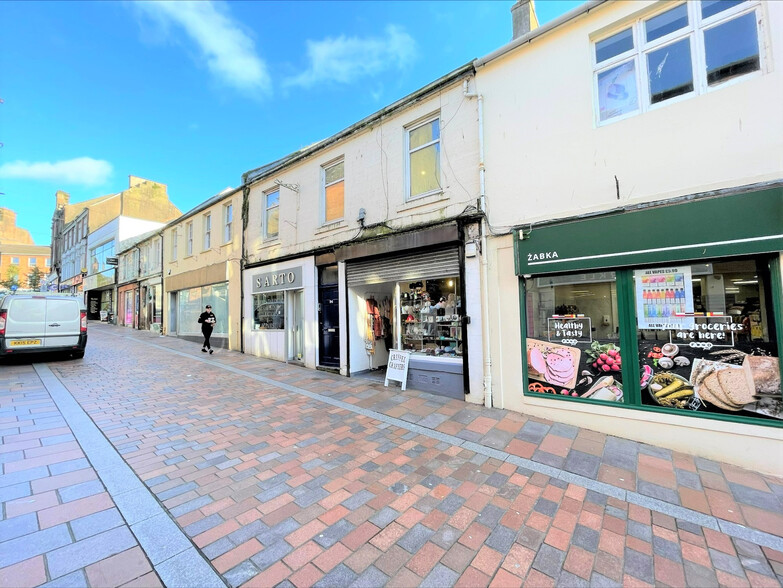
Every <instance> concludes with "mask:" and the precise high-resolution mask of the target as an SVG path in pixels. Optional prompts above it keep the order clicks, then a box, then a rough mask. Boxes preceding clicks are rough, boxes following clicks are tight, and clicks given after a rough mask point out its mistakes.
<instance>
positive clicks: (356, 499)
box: [342, 490, 375, 510]
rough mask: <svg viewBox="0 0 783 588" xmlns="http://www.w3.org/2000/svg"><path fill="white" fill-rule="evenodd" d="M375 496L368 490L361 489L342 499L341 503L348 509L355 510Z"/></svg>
mask: <svg viewBox="0 0 783 588" xmlns="http://www.w3.org/2000/svg"><path fill="white" fill-rule="evenodd" d="M373 498H375V494H373V493H372V492H370V491H369V490H361V491H360V492H357V493H356V494H354V495H353V496H351V497H350V498H348V499H346V500H344V501H343V502H342V505H343V506H344V507H345V508H347V509H348V510H356V509H357V508H359V507H360V506H362V505H363V504H365V503H366V502H368V501H370V500H372V499H373Z"/></svg>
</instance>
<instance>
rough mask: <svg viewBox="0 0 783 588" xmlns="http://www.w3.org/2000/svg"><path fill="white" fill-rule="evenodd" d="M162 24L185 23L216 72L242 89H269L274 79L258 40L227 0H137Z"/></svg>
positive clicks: (180, 25) (146, 11) (193, 39)
mask: <svg viewBox="0 0 783 588" xmlns="http://www.w3.org/2000/svg"><path fill="white" fill-rule="evenodd" d="M130 6H131V7H133V8H134V9H137V10H141V11H142V12H143V13H144V14H146V15H147V16H149V17H151V18H152V19H153V20H155V21H156V22H157V23H158V24H159V25H161V26H163V27H164V28H168V27H169V26H170V25H172V24H173V25H177V26H179V27H181V28H182V29H183V30H184V31H185V33H186V34H187V35H188V37H190V39H191V40H192V41H193V42H195V43H196V45H198V48H199V49H200V50H201V53H202V55H203V57H204V59H205V60H206V64H207V67H208V68H209V70H210V71H211V72H212V74H213V75H214V76H215V77H217V78H218V79H220V80H222V81H223V82H224V83H226V84H228V85H229V86H232V87H234V88H237V89H239V90H242V91H249V92H263V93H268V92H269V91H270V89H271V85H272V82H271V79H270V77H269V72H268V71H267V66H266V63H265V62H264V61H263V60H262V59H261V58H260V57H259V56H258V55H257V54H256V48H255V43H254V42H253V39H251V38H250V37H249V36H248V35H247V34H246V33H245V31H244V30H243V29H242V27H241V26H240V24H239V23H238V22H236V21H235V20H234V19H233V18H232V17H231V15H230V14H229V13H228V10H227V8H225V6H224V5H223V4H218V3H214V2H211V1H209V2H191V1H181V2H165V1H164V2H133V3H131V4H130Z"/></svg>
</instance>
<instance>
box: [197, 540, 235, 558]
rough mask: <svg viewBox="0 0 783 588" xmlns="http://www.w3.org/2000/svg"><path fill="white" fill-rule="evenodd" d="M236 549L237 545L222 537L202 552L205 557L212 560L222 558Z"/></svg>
mask: <svg viewBox="0 0 783 588" xmlns="http://www.w3.org/2000/svg"><path fill="white" fill-rule="evenodd" d="M235 547H236V545H235V544H234V543H232V542H231V541H230V540H229V538H228V537H221V538H220V539H218V540H217V541H214V542H212V543H210V544H209V545H207V546H206V547H204V548H203V549H202V550H201V551H202V553H203V554H204V555H206V556H207V557H208V558H209V559H211V560H212V559H216V558H218V557H220V556H221V555H223V554H224V553H228V552H229V551H231V550H232V549H234V548H235Z"/></svg>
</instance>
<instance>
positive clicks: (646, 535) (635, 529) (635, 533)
mask: <svg viewBox="0 0 783 588" xmlns="http://www.w3.org/2000/svg"><path fill="white" fill-rule="evenodd" d="M626 528H627V532H628V534H629V535H631V536H632V537H636V538H637V539H641V540H642V541H647V542H648V543H649V542H651V541H652V527H651V526H650V525H645V524H642V523H639V522H637V521H628V522H627V523H626Z"/></svg>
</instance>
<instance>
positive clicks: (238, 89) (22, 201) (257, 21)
mask: <svg viewBox="0 0 783 588" xmlns="http://www.w3.org/2000/svg"><path fill="white" fill-rule="evenodd" d="M583 1H584V0H536V2H535V6H536V12H537V14H538V18H539V21H540V22H541V23H542V24H543V23H546V22H548V21H550V20H552V19H553V18H556V17H557V16H560V15H561V14H563V13H565V12H567V11H568V10H571V9H573V8H575V7H576V6H578V5H580V4H582V2H583ZM513 3H514V2H513V1H511V0H504V1H501V0H496V1H488V0H484V1H480V2H472V1H446V0H443V1H438V2H418V1H406V2H393V1H383V2H372V1H365V2H359V1H354V2H304V1H300V2H274V1H265V2H255V1H242V2H212V1H207V0H204V1H200V2H184V1H180V2H173V1H169V2H112V1H106V2H92V1H85V2H36V1H30V0H26V1H20V2H14V1H2V2H0V38H2V48H1V49H0V99H1V100H2V103H0V144H1V145H0V207H4V208H10V209H12V210H14V211H16V213H17V226H19V227H21V228H24V229H27V230H28V231H30V233H31V235H32V237H33V240H34V241H35V243H36V244H37V245H48V244H49V241H50V239H51V228H50V227H51V218H52V213H53V211H54V206H55V192H56V191H57V190H65V191H66V192H68V193H69V194H70V195H71V202H79V201H82V200H87V199H90V198H94V197H96V196H101V195H103V194H112V193H117V192H120V191H122V190H124V189H126V188H127V187H128V176H129V175H134V176H140V177H143V178H146V179H149V180H154V181H157V182H161V183H164V184H166V185H168V194H169V198H170V199H171V201H172V202H173V203H174V204H175V205H176V206H177V207H178V208H179V209H180V210H181V211H182V212H186V211H188V210H190V209H191V208H193V207H195V206H197V205H198V204H200V203H201V202H203V201H205V200H207V199H208V198H210V197H211V196H213V195H214V194H217V193H218V192H220V191H221V190H223V189H224V188H226V187H229V186H232V187H236V186H239V185H240V183H241V176H242V174H243V173H244V172H246V171H248V170H251V169H254V168H256V167H260V166H262V165H264V164H266V163H269V162H271V161H274V160H276V159H279V158H280V157H283V156H285V155H287V154H289V153H291V152H293V151H296V150H298V149H300V148H302V147H305V146H307V145H310V144H312V143H314V142H316V141H319V140H321V139H324V138H326V137H329V136H331V135H333V134H335V133H337V132H339V131H340V130H342V129H344V128H346V127H349V126H350V125H351V124H353V123H355V122H357V121H359V120H361V119H362V118H364V117H365V116H367V115H369V114H372V113H373V112H376V111H377V110H380V109H381V108H383V107H384V106H386V105H388V104H391V103H392V102H394V101H395V100H397V99H399V98H401V97H403V96H405V95H407V94H409V93H411V92H413V91H415V90H417V89H419V88H421V87H423V86H425V85H427V84H428V83H430V82H432V81H434V80H436V79H438V78H440V77H441V76H443V75H445V74H447V73H449V72H450V71H452V70H454V69H456V68H458V67H460V66H462V65H464V64H466V63H468V62H470V61H471V60H473V59H475V58H478V57H482V56H484V55H487V54H489V53H491V52H492V51H494V50H495V49H497V48H499V47H501V46H503V45H505V44H506V43H508V42H509V41H510V40H511V14H510V9H511V6H512V5H513Z"/></svg>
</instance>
